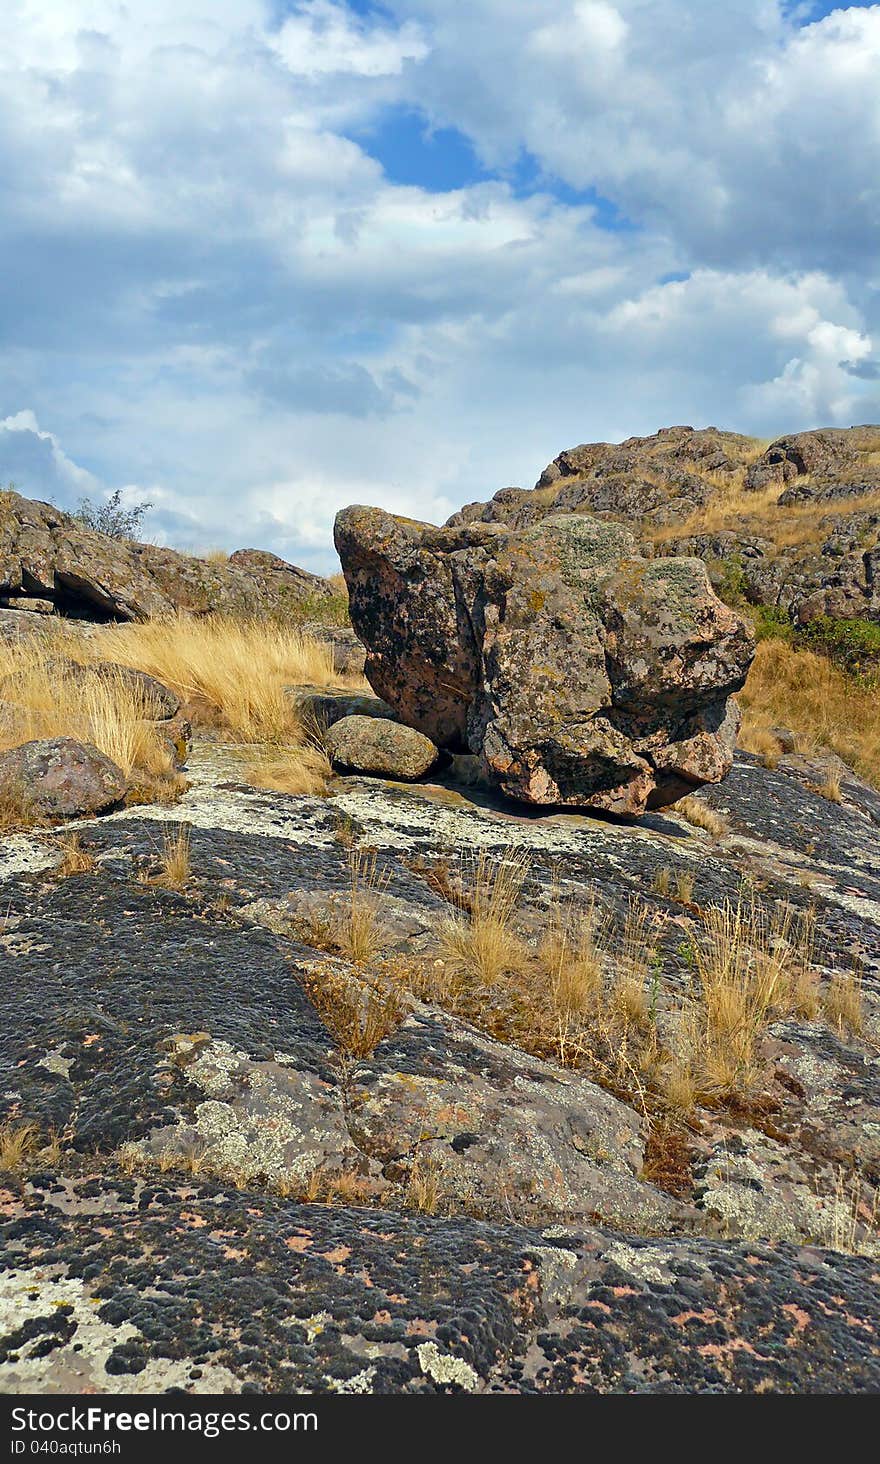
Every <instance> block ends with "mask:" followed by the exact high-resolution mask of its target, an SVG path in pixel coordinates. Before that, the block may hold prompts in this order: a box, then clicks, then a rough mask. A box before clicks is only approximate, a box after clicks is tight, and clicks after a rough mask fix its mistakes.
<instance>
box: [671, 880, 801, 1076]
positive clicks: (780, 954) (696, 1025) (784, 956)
mask: <svg viewBox="0 0 880 1464" xmlns="http://www.w3.org/2000/svg"><path fill="white" fill-rule="evenodd" d="M814 942H815V918H814V916H813V914H812V912H807V913H806V914H802V913H798V912H796V911H794V910H793V909H792V907H791V906H789V905H783V904H778V905H777V906H775V907H774V908H773V910H772V911H771V912H769V913H768V911H767V910H766V909H765V908H764V907H763V906H761V905H759V904H758V903H757V902H756V900H755V898H754V896H753V895H747V894H745V893H741V894H740V898H739V899H738V900H737V902H736V904H733V903H732V902H731V901H729V900H726V901H725V902H724V903H723V904H722V905H716V906H710V908H709V909H708V910H706V911H705V912H704V917H703V928H702V930H701V932H700V934H699V936H698V938H697V940H696V942H695V945H694V955H695V963H696V971H697V977H698V980H699V985H700V996H701V1003H700V1006H699V1008H698V1009H697V1010H695V1011H693V1012H691V1013H690V1014H689V1032H688V1034H687V1038H686V1041H685V1053H686V1059H687V1060H689V1063H690V1066H691V1070H692V1073H693V1075H694V1078H695V1086H696V1087H697V1088H698V1089H699V1091H700V1093H701V1095H702V1096H703V1097H715V1096H718V1097H723V1098H729V1097H731V1096H733V1095H735V1094H744V1095H748V1094H750V1093H753V1092H754V1091H756V1090H757V1089H759V1088H760V1087H761V1086H762V1085H763V1083H764V1080H765V1074H764V1069H763V1063H762V1059H761V1055H760V1050H759V1042H760V1037H761V1034H762V1033H763V1031H764V1029H765V1028H766V1026H767V1025H768V1023H769V1022H770V1021H772V1020H773V1019H774V1018H775V1017H777V1016H781V1015H789V1014H793V1015H798V1016H804V1017H812V1016H814V1015H815V1014H816V1011H817V1010H818V1004H819V999H818V975H817V972H816V969H815V952H814ZM687 1026H688V1022H686V1023H685V1027H686V1028H687ZM688 1049H689V1050H688Z"/></svg>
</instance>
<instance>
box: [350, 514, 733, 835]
mask: <svg viewBox="0 0 880 1464" xmlns="http://www.w3.org/2000/svg"><path fill="white" fill-rule="evenodd" d="M336 545H337V549H338V551H339V554H340V557H341V559H342V563H343V569H344V571H345V575H346V580H347V583H348V586H349V595H350V600H351V615H352V623H353V625H354V627H355V629H356V630H357V632H358V634H359V635H360V637H361V639H362V640H363V641H364V643H365V645H366V646H367V659H366V674H367V678H368V680H369V681H370V683H371V685H372V686H373V687H374V689H375V690H376V692H377V693H378V694H379V695H380V696H382V697H383V698H385V699H386V700H387V701H388V702H389V703H390V704H391V705H392V707H394V709H395V711H396V712H397V713H398V715H399V716H400V717H401V719H402V720H403V721H404V722H406V723H407V724H409V725H410V726H412V727H414V728H416V729H417V730H418V731H420V732H422V733H424V734H425V735H426V736H428V737H430V738H431V739H432V741H434V742H436V743H437V744H438V745H439V746H444V747H447V748H449V749H450V750H452V751H459V752H461V751H465V752H466V751H470V752H471V753H476V754H478V755H479V756H480V757H481V758H482V760H483V762H484V765H485V766H486V768H487V769H488V771H489V772H490V774H491V775H492V777H493V779H494V781H495V782H496V783H497V785H498V786H499V787H500V788H501V789H502V790H503V791H504V792H505V793H506V794H508V795H509V796H511V797H514V798H517V799H521V800H523V801H525V802H529V803H538V804H570V805H575V806H579V807H597V808H605V809H609V810H612V811H614V812H617V813H630V814H633V813H635V814H638V813H641V812H643V811H644V809H645V808H646V807H647V806H648V804H649V802H650V803H651V804H652V805H661V804H663V803H667V802H672V801H674V800H675V799H676V798H678V797H680V796H681V794H682V793H683V792H684V791H686V790H687V789H688V788H692V787H696V786H699V785H700V784H701V783H704V782H707V781H717V780H718V779H720V778H722V777H723V776H724V775H725V773H726V772H727V771H728V769H729V768H730V765H731V761H732V756H733V747H734V743H735V737H736V730H737V722H736V713H735V711H734V710H733V708H732V707H731V705H730V704H729V703H728V697H729V696H730V694H731V693H732V692H734V691H736V690H738V689H739V688H740V687H741V686H742V685H743V682H744V680H745V676H746V673H747V671H748V667H749V664H750V662H751V657H752V654H753V642H752V639H751V636H750V633H749V631H748V630H747V628H746V625H745V623H744V621H743V620H742V619H741V618H740V617H739V616H738V615H737V614H736V613H735V612H734V611H732V610H730V609H729V608H728V607H727V606H726V605H724V604H722V602H721V601H720V600H719V599H718V598H717V596H716V595H715V594H714V592H713V591H712V589H711V586H710V585H709V582H708V579H707V576H706V572H705V569H704V567H703V565H702V564H701V563H700V562H699V561H698V560H673V559H664V560H659V561H650V560H646V559H643V558H640V557H638V556H637V555H635V554H634V552H633V537H632V535H631V534H630V533H629V532H628V530H627V529H625V528H624V527H623V526H622V525H619V524H615V523H609V522H603V521H599V520H597V519H594V518H589V517H587V516H586V515H578V516H566V517H553V518H549V519H545V520H543V521H542V522H541V523H540V524H539V525H537V526H535V527H533V528H526V529H521V530H516V531H511V530H508V529H506V528H505V527H504V526H502V525H498V524H483V523H473V524H469V525H468V524H466V525H462V526H459V527H454V528H446V529H436V528H434V527H432V526H431V525H428V524H417V523H414V522H413V521H412V520H408V519H399V518H395V517H393V516H392V515H391V514H387V513H384V512H383V511H382V510H380V509H368V508H359V507H355V508H349V509H346V510H344V511H343V512H342V513H341V514H339V515H338V517H337V521H336Z"/></svg>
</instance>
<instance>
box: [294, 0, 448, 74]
mask: <svg viewBox="0 0 880 1464" xmlns="http://www.w3.org/2000/svg"><path fill="white" fill-rule="evenodd" d="M273 44H274V46H275V49H276V50H277V52H278V54H279V56H281V58H282V60H283V61H284V64H285V65H286V66H287V67H288V69H289V70H290V71H292V72H294V73H296V74H298V75H302V76H311V77H314V76H329V75H336V74H339V73H348V74H351V75H354V76H395V75H397V74H398V73H399V72H400V71H402V70H403V67H404V65H405V63H406V62H407V61H421V60H423V59H424V57H425V56H426V55H427V54H428V47H427V45H426V44H425V41H424V38H423V36H422V32H421V28H420V27H419V26H418V25H415V24H413V23H412V22H410V21H406V22H405V23H404V24H403V25H401V27H400V29H399V30H392V29H390V28H387V27H384V26H379V25H371V26H369V27H368V26H366V25H364V24H363V23H362V22H359V21H358V20H357V19H356V18H355V17H354V16H353V15H352V14H351V12H350V11H348V10H347V9H346V7H345V6H344V5H336V4H333V3H332V0H310V3H303V4H300V5H299V6H298V7H297V11H296V14H295V15H292V16H290V17H289V18H288V19H287V20H285V22H284V24H283V25H282V27H281V29H280V31H279V32H278V34H277V36H276V37H275V40H274V43H273Z"/></svg>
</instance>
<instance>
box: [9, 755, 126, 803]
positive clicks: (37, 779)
mask: <svg viewBox="0 0 880 1464" xmlns="http://www.w3.org/2000/svg"><path fill="white" fill-rule="evenodd" d="M0 791H8V792H11V793H13V794H16V795H18V796H20V797H23V798H24V800H25V801H26V803H28V804H29V805H30V807H31V808H32V809H33V810H34V812H35V813H38V814H41V815H43V816H44V817H47V818H57V819H61V818H77V817H79V816H80V815H81V814H88V813H103V812H104V810H105V809H108V808H112V806H113V804H114V803H119V802H120V801H121V800H122V798H123V797H124V796H125V791H126V781H125V775H124V774H123V772H122V770H121V769H120V768H118V767H117V766H116V764H115V763H114V762H111V760H110V758H109V757H106V756H105V755H104V753H103V752H99V751H98V749H97V748H96V747H91V746H90V745H89V744H88V743H84V742H75V741H74V739H73V738H72V737H53V738H51V739H50V740H48V741H40V742H25V743H24V744H23V745H22V746H21V747H13V748H12V749H11V750H10V751H9V752H4V753H0Z"/></svg>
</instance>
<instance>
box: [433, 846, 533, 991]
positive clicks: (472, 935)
mask: <svg viewBox="0 0 880 1464" xmlns="http://www.w3.org/2000/svg"><path fill="white" fill-rule="evenodd" d="M527 868H528V863H527V857H526V855H525V853H524V852H523V851H520V850H513V851H512V852H511V853H510V854H509V855H507V856H506V857H505V858H504V859H501V860H493V859H492V858H491V857H490V856H489V855H488V854H486V853H485V852H483V851H481V852H480V854H479V855H477V857H476V859H475V860H474V861H472V863H471V867H470V869H469V871H468V872H467V873H466V874H465V876H464V881H463V887H462V890H461V893H460V894H459V895H458V897H457V899H456V902H455V903H456V907H457V908H454V910H453V912H452V913H451V914H449V915H448V916H446V918H445V919H444V920H443V922H442V924H441V927H440V932H439V946H440V953H441V956H442V958H443V960H444V962H445V966H446V973H447V979H448V980H449V981H450V982H451V983H452V985H453V986H459V987H460V986H465V985H469V984H473V983H479V984H480V985H483V986H491V985H493V983H494V982H496V981H497V980H498V978H499V977H500V976H501V975H503V974H504V973H505V972H509V971H514V970H521V969H522V967H523V965H524V963H525V961H526V959H527V957H526V951H525V948H524V946H523V943H522V941H521V939H520V937H519V936H518V935H517V933H516V930H515V928H514V915H515V913H516V910H517V906H518V904H519V899H520V895H521V892H522V885H523V880H524V878H525V875H526V871H527Z"/></svg>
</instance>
